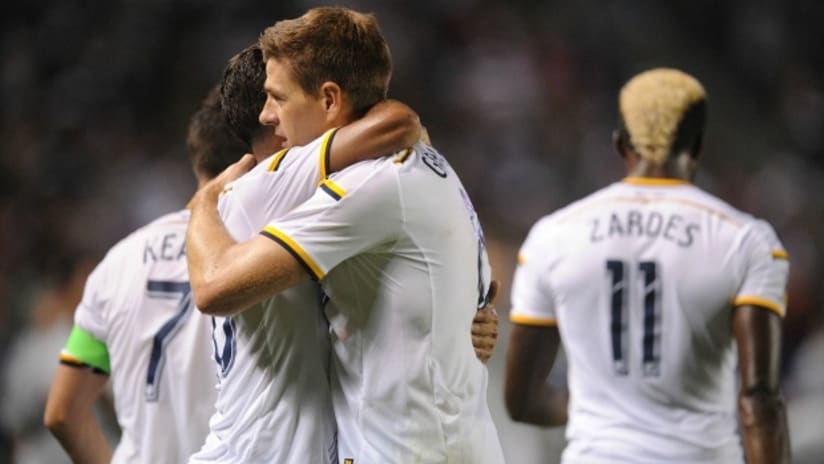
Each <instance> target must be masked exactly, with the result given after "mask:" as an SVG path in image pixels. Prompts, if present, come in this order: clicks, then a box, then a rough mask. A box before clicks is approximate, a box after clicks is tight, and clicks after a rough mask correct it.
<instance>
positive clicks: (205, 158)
mask: <svg viewBox="0 0 824 464" xmlns="http://www.w3.org/2000/svg"><path fill="white" fill-rule="evenodd" d="M186 149H187V150H188V152H189V160H190V161H191V163H192V168H193V169H194V170H195V172H196V173H199V174H205V175H207V176H209V178H212V177H215V176H217V175H218V174H220V173H221V171H223V170H224V169H226V167H228V166H229V165H230V164H232V163H234V162H235V161H237V160H238V159H240V157H241V156H242V155H243V154H244V153H246V151H247V150H246V146H245V145H244V143H243V142H242V141H241V140H240V139H239V138H238V137H237V136H236V135H235V134H234V133H233V132H232V131H231V130H230V129H229V126H228V124H227V123H226V118H225V117H224V116H223V110H222V109H221V107H220V87H219V86H217V85H216V86H214V87H213V88H212V89H211V90H210V91H209V94H208V95H207V96H206V98H205V99H204V100H203V102H202V103H201V104H200V108H198V110H197V112H195V114H194V115H193V116H192V119H191V120H190V121H189V131H188V134H187V135H186Z"/></svg>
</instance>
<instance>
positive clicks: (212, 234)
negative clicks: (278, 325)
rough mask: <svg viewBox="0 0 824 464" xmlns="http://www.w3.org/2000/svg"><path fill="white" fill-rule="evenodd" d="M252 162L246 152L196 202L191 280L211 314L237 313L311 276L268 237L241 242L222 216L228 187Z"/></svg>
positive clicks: (189, 241)
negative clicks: (220, 201)
mask: <svg viewBox="0 0 824 464" xmlns="http://www.w3.org/2000/svg"><path fill="white" fill-rule="evenodd" d="M252 162H253V158H252V156H251V155H246V156H244V158H243V159H242V160H241V161H239V162H238V163H235V164H233V165H232V166H230V167H229V168H228V169H227V170H226V171H224V172H223V173H221V175H220V176H218V177H217V178H216V179H214V180H212V181H210V182H209V183H207V184H206V186H204V187H203V188H201V189H200V190H199V191H198V192H197V194H195V196H194V198H192V201H191V202H190V208H191V210H192V217H191V219H190V220H189V228H188V230H187V231H186V259H187V262H188V266H189V281H190V283H191V286H192V292H193V296H194V299H195V305H196V306H197V308H198V309H199V310H200V311H201V312H203V313H206V314H212V315H221V316H228V315H232V314H236V313H238V312H240V311H243V310H245V309H246V308H248V307H250V306H251V305H253V304H255V303H258V302H260V301H262V300H264V299H265V298H267V297H270V296H271V295H274V294H275V293H278V292H281V291H283V290H285V289H287V288H289V287H292V286H294V285H296V284H298V283H299V282H301V281H302V280H305V279H306V278H307V277H308V275H307V273H306V272H305V271H304V270H303V269H302V268H301V265H300V263H298V261H297V260H296V259H295V258H294V257H292V256H291V255H290V254H289V252H287V251H286V250H285V249H284V248H283V247H282V246H280V245H279V244H277V243H275V242H273V241H272V240H269V239H267V238H263V237H262V236H256V237H253V238H251V239H249V240H247V241H245V242H242V243H238V242H236V241H235V240H234V239H233V238H232V236H231V235H230V234H229V231H228V229H226V226H225V225H224V224H223V220H222V219H221V218H220V215H219V213H218V210H217V199H218V196H219V194H220V191H222V190H223V185H226V181H227V180H233V179H236V178H237V175H238V174H239V173H244V172H247V171H248V168H250V167H251V166H252V165H251V164H250V163H252Z"/></svg>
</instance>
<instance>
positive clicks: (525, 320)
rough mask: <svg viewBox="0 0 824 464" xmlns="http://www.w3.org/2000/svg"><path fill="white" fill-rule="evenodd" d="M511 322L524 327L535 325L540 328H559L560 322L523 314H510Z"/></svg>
mask: <svg viewBox="0 0 824 464" xmlns="http://www.w3.org/2000/svg"><path fill="white" fill-rule="evenodd" d="M509 320H510V321H512V322H514V323H516V324H522V325H533V326H538V327H557V326H558V321H557V320H555V319H550V318H541V317H531V316H524V315H521V314H513V313H512V312H510V313H509Z"/></svg>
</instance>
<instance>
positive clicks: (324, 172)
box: [318, 127, 338, 184]
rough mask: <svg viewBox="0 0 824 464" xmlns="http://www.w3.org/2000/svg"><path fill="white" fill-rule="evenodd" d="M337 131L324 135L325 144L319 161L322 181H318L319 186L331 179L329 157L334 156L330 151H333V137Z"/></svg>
mask: <svg viewBox="0 0 824 464" xmlns="http://www.w3.org/2000/svg"><path fill="white" fill-rule="evenodd" d="M337 131H338V128H337V127H335V128H334V129H329V130H328V131H326V133H325V134H323V142H321V144H320V155H319V156H320V159H319V160H318V166H320V179H318V184H320V183H321V182H322V181H323V180H324V179H326V178H327V177H329V157H330V156H332V154H331V153H330V152H329V151H330V150H331V149H332V145H331V143H332V137H333V136H334V135H335V133H336V132H337Z"/></svg>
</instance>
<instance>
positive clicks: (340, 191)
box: [320, 179, 346, 200]
mask: <svg viewBox="0 0 824 464" xmlns="http://www.w3.org/2000/svg"><path fill="white" fill-rule="evenodd" d="M320 185H321V187H325V188H326V189H329V190H331V191H332V192H334V193H335V194H336V195H337V196H338V198H337V199H338V200H340V199H341V198H343V197H345V196H346V190H344V189H343V187H341V186H340V185H338V184H336V183H334V182H332V180H331V179H326V180H324V181H323V182H321V183H320Z"/></svg>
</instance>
